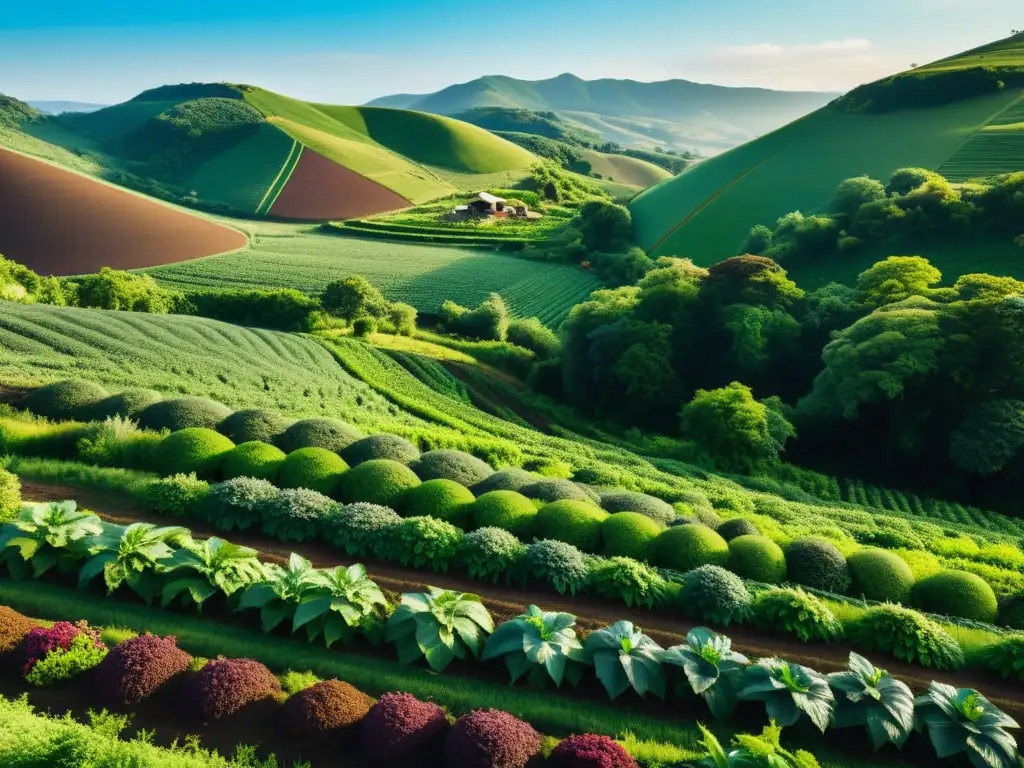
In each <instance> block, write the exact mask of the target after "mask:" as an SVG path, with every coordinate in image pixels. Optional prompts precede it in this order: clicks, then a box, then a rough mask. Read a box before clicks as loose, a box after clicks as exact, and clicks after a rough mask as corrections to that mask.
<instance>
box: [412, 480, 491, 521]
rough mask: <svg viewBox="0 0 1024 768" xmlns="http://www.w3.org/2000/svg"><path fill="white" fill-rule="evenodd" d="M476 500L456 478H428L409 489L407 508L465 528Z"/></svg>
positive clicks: (415, 512) (416, 513)
mask: <svg viewBox="0 0 1024 768" xmlns="http://www.w3.org/2000/svg"><path fill="white" fill-rule="evenodd" d="M475 500H476V497H474V496H473V494H472V492H471V491H470V490H469V489H468V488H466V487H465V486H464V485H460V484H459V483H456V482H455V481H454V480H427V482H425V483H423V484H422V485H417V486H416V487H415V488H412V489H410V490H409V492H408V493H407V494H406V497H405V509H406V510H408V512H409V513H411V514H413V515H424V516H427V517H436V518H437V519H439V520H445V521H447V522H449V523H452V524H454V525H457V526H459V527H460V528H465V527H466V525H465V524H466V523H467V522H468V521H469V519H470V516H471V515H472V505H473V502H474V501H475Z"/></svg>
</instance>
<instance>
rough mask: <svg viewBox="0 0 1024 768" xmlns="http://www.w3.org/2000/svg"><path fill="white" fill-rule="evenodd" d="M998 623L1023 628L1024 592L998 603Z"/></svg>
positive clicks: (1012, 627) (1013, 627)
mask: <svg viewBox="0 0 1024 768" xmlns="http://www.w3.org/2000/svg"><path fill="white" fill-rule="evenodd" d="M999 623H1000V624H1002V625H1003V626H1004V627H1009V628H1010V629H1024V594H1020V595H1013V596H1012V597H1008V598H1006V599H1004V600H1003V601H1002V602H1001V603H1000V604H999Z"/></svg>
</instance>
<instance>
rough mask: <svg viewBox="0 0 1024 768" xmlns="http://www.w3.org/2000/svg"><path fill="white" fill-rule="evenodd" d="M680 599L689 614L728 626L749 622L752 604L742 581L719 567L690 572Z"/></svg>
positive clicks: (705, 566) (709, 566)
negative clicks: (747, 620)
mask: <svg viewBox="0 0 1024 768" xmlns="http://www.w3.org/2000/svg"><path fill="white" fill-rule="evenodd" d="M679 599H680V602H681V604H682V608H683V610H684V611H685V612H686V613H687V614H688V615H690V616H693V617H694V618H695V619H699V620H700V621H713V622H715V623H717V624H725V625H726V626H728V625H729V624H734V623H739V622H742V621H744V620H746V619H747V617H748V616H749V615H750V606H751V603H752V602H753V598H751V596H750V592H749V591H748V590H747V587H746V585H745V584H744V583H743V579H741V578H740V577H739V576H737V575H736V574H735V573H730V572H729V571H727V570H725V568H720V567H719V566H717V565H702V566H700V568H694V569H693V570H692V571H689V572H687V574H686V575H685V576H684V577H683V589H682V591H681V592H680V595H679Z"/></svg>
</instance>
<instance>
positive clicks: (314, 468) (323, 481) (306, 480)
mask: <svg viewBox="0 0 1024 768" xmlns="http://www.w3.org/2000/svg"><path fill="white" fill-rule="evenodd" d="M347 469H348V465H347V464H346V463H345V462H344V460H343V459H342V458H341V457H340V456H338V454H336V453H334V452H333V451H329V450H327V449H326V448H299V449H298V450H294V451H292V452H291V453H289V454H288V455H287V456H286V457H285V459H284V461H283V462H282V463H281V467H280V469H279V470H278V479H277V483H278V485H280V486H281V487H282V488H309V489H310V490H313V491H317V492H318V493H322V494H324V495H325V496H334V495H335V494H336V493H337V491H338V485H339V484H340V482H341V478H342V477H343V476H344V473H345V471H346V470H347Z"/></svg>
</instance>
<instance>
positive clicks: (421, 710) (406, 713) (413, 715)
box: [360, 693, 448, 761]
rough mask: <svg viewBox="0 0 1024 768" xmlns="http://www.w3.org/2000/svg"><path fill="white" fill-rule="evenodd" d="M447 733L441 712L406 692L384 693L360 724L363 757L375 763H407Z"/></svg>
mask: <svg viewBox="0 0 1024 768" xmlns="http://www.w3.org/2000/svg"><path fill="white" fill-rule="evenodd" d="M446 730H448V720H447V718H446V717H445V714H444V710H443V709H441V708H440V707H439V706H437V704H434V703H433V702H427V701H420V700H419V699H417V698H416V697H415V696H413V695H412V694H408V693H385V694H384V695H383V696H381V697H380V701H378V702H377V703H376V704H374V705H373V707H372V708H371V709H370V713H369V714H368V715H367V716H366V717H365V718H363V722H362V723H361V724H360V736H361V741H362V745H363V754H365V755H366V756H367V757H368V758H370V759H371V760H375V761H385V760H408V759H411V758H414V757H416V756H418V755H419V754H420V752H421V751H422V750H423V749H424V748H425V747H426V746H427V745H428V744H430V742H431V741H433V740H434V739H437V738H439V737H440V736H441V734H443V733H444V732H445V731H446Z"/></svg>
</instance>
